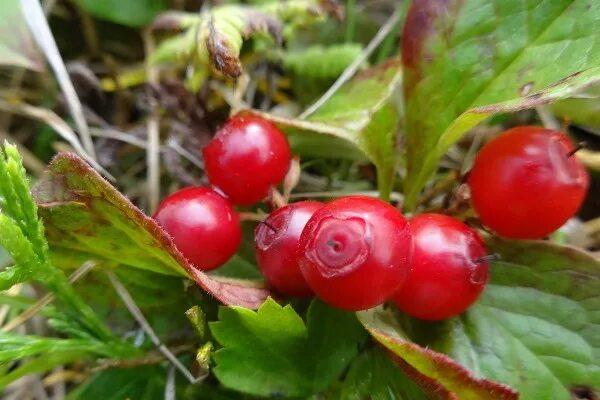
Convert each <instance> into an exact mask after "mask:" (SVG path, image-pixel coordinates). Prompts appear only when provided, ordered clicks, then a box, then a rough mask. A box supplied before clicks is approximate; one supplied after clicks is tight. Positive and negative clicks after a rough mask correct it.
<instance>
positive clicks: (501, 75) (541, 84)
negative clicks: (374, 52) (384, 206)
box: [402, 0, 600, 209]
mask: <svg viewBox="0 0 600 400" xmlns="http://www.w3.org/2000/svg"><path fill="white" fill-rule="evenodd" d="M599 22H600V9H599V8H598V7H595V2H594V0H556V1H548V0H530V1H521V0H503V1H498V0H495V1H491V2H490V1H486V0H465V1H456V2H450V1H444V2H440V1H436V0H423V1H418V2H413V3H412V6H411V9H410V11H409V14H408V16H407V20H406V25H405V29H404V35H403V44H402V58H403V65H404V71H405V75H404V76H405V78H404V94H405V99H406V133H407V151H408V153H407V155H408V176H407V180H406V183H405V195H406V206H407V208H409V209H413V208H414V206H415V204H416V200H417V196H418V194H419V192H420V190H421V189H422V188H423V186H424V185H425V183H426V182H427V180H428V179H429V178H430V177H431V175H432V174H433V173H434V172H435V170H436V167H437V163H438V161H439V159H440V158H441V157H442V155H443V154H444V153H445V152H446V151H447V150H448V148H449V147H450V146H451V145H452V144H453V143H455V142H456V141H457V140H458V139H460V137H461V136H462V135H463V134H464V133H465V132H467V131H468V130H469V129H470V128H472V127H474V126H475V125H476V124H478V123H479V122H481V121H482V120H484V119H485V118H487V117H488V116H490V115H492V114H494V113H498V112H512V111H517V110H522V109H526V108H532V107H535V106H537V105H540V104H546V103H550V102H552V101H555V100H558V99H561V98H565V97H568V96H570V95H572V94H573V93H574V92H576V91H578V90H581V89H582V88H584V87H586V86H589V85H591V84H593V83H595V82H598V81H599V80H600V68H598V67H600V31H599V30H598V29H596V26H597V25H598V23H599Z"/></svg>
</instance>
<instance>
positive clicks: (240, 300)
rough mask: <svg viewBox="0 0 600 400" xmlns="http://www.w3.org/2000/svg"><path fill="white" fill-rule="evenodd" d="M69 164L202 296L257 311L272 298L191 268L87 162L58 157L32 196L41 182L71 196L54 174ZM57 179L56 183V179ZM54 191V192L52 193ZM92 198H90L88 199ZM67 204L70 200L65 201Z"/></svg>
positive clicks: (65, 154) (64, 155)
mask: <svg viewBox="0 0 600 400" xmlns="http://www.w3.org/2000/svg"><path fill="white" fill-rule="evenodd" d="M63 162H65V163H68V164H69V166H70V167H71V168H69V169H70V170H71V171H73V173H76V174H78V175H80V176H83V177H85V178H86V179H89V180H92V181H94V182H96V183H97V185H98V188H99V190H100V191H101V193H103V194H104V196H105V197H104V200H105V201H107V202H110V203H112V204H113V205H114V206H115V207H117V208H120V207H121V206H120V205H122V204H124V205H125V206H126V207H127V208H128V209H129V211H130V212H131V215H130V218H132V219H133V220H134V221H135V222H136V223H137V224H138V225H140V226H141V227H142V228H143V229H145V230H146V231H147V232H148V233H150V234H151V235H152V236H153V237H154V238H155V239H157V241H158V242H159V243H160V244H161V247H162V248H163V249H164V250H165V251H167V252H168V253H169V254H170V255H171V256H172V257H173V258H174V259H175V260H176V261H177V263H178V264H179V265H180V266H182V267H183V271H179V272H184V273H185V275H186V276H187V277H188V278H190V279H192V280H194V281H195V282H196V283H197V284H198V285H199V286H200V287H201V288H202V289H203V290H204V291H205V292H207V293H208V294H209V295H211V296H212V297H214V298H215V299H216V300H218V301H219V302H220V303H222V304H224V305H227V306H239V307H245V308H249V309H253V310H256V309H258V308H259V307H260V306H261V304H262V303H264V301H265V300H266V299H267V298H268V297H269V296H272V294H271V292H270V291H269V290H268V289H267V288H265V287H264V286H260V285H257V283H256V281H244V280H232V279H225V278H224V279H220V278H217V277H213V276H208V275H207V274H206V273H204V272H202V271H200V270H198V269H196V268H194V266H193V265H192V264H191V263H190V262H189V261H188V260H187V259H186V258H185V257H184V256H183V254H181V252H180V251H179V250H178V249H177V247H176V246H175V244H174V243H173V240H172V239H171V238H170V236H169V235H168V234H167V233H166V232H165V231H164V230H163V229H162V228H161V227H160V226H159V225H158V223H157V222H156V221H155V220H154V219H152V218H150V217H148V216H147V215H146V214H144V213H143V212H142V211H141V210H140V209H139V208H137V207H136V206H135V205H134V204H133V203H132V202H131V201H130V200H129V199H128V198H127V197H125V196H124V195H123V194H122V193H121V192H119V191H118V190H117V189H116V188H115V187H114V186H112V185H111V184H110V183H109V182H108V181H107V180H106V179H104V178H103V177H102V176H101V175H100V174H99V173H98V172H97V171H96V170H94V169H93V168H92V167H91V166H90V165H89V164H88V163H87V162H86V161H84V160H83V159H82V158H80V157H79V156H77V155H76V154H74V153H70V152H61V153H58V154H57V155H56V156H55V157H54V158H53V159H52V161H51V162H50V164H49V165H48V167H47V169H46V171H45V173H44V177H43V178H42V180H41V181H40V182H38V184H36V185H35V186H34V188H33V189H32V191H33V193H34V197H36V196H35V193H36V191H37V190H39V189H40V187H41V186H43V185H44V181H46V182H48V181H49V182H50V183H51V184H54V185H56V184H57V183H62V184H63V185H64V190H65V191H67V192H72V191H73V189H72V188H70V187H69V185H68V180H67V179H60V178H66V177H65V176H64V174H63V173H62V172H60V171H55V169H56V166H57V164H59V163H63ZM57 178H58V179H57ZM54 190H56V189H54ZM72 194H73V195H74V197H75V198H83V197H85V195H86V194H85V193H82V192H81V191H80V190H77V191H76V193H72ZM89 196H90V197H92V195H89ZM66 201H69V200H66ZM61 203H64V201H53V202H49V203H38V207H41V208H52V207H56V206H60V205H61Z"/></svg>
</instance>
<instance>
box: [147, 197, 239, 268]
mask: <svg viewBox="0 0 600 400" xmlns="http://www.w3.org/2000/svg"><path fill="white" fill-rule="evenodd" d="M154 219H156V221H157V222H158V224H159V225H160V226H161V227H162V228H163V229H164V230H165V231H166V232H167V233H168V234H169V235H170V236H171V238H172V239H173V242H174V243H175V246H177V248H178V249H179V251H181V254H183V255H184V256H185V257H186V258H187V259H188V260H189V261H190V262H191V263H192V264H194V265H195V266H196V268H198V269H201V270H204V271H208V270H211V269H214V268H217V267H219V266H220V265H222V264H224V263H225V262H226V261H227V260H229V258H231V256H233V255H234V254H235V252H236V251H237V249H238V246H239V245H240V241H241V239H242V230H241V227H240V223H239V219H238V215H237V214H236V213H235V211H234V210H233V208H232V207H231V204H230V203H229V201H227V199H225V198H223V197H222V196H220V195H219V194H218V193H215V192H214V191H212V190H211V189H209V188H206V187H188V188H185V189H181V190H179V191H177V192H175V193H173V194H171V195H170V196H168V197H166V198H165V199H164V200H163V201H162V202H161V203H160V205H159V206H158V209H157V210H156V213H154Z"/></svg>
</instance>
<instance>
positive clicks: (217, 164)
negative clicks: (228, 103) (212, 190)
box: [202, 114, 292, 205]
mask: <svg viewBox="0 0 600 400" xmlns="http://www.w3.org/2000/svg"><path fill="white" fill-rule="evenodd" d="M202 154H203V155H204V167H205V170H206V174H207V175H208V179H209V180H210V182H211V183H212V184H213V185H215V186H217V187H218V188H219V189H221V190H222V191H223V192H224V193H225V194H226V195H227V197H228V198H229V199H230V200H231V202H233V203H234V204H240V205H250V204H253V203H256V202H258V201H260V200H262V199H264V198H265V197H266V196H267V195H268V193H269V188H270V187H271V185H277V184H278V183H280V182H281V181H282V180H283V178H285V175H286V173H287V171H288V168H289V166H290V161H291V158H292V154H291V150H290V146H289V144H288V142H287V139H286V138H285V136H284V135H283V134H282V133H281V131H280V130H279V129H277V128H276V127H275V126H274V125H273V124H271V123H270V122H269V121H267V120H265V119H264V118H261V117H258V116H255V115H251V114H238V115H236V116H234V117H232V118H230V119H229V121H227V123H226V124H225V125H224V126H223V127H222V128H221V129H220V130H219V131H218V132H217V134H216V135H215V137H214V138H213V140H211V142H210V143H209V144H208V145H207V146H206V147H204V149H203V150H202Z"/></svg>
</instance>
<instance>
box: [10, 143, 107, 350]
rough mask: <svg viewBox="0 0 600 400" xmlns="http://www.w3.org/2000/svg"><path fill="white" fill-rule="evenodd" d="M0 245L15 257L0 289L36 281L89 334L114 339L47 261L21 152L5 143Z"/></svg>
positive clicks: (45, 244) (46, 244)
mask: <svg viewBox="0 0 600 400" xmlns="http://www.w3.org/2000/svg"><path fill="white" fill-rule="evenodd" d="M0 245H1V246H2V247H4V248H5V249H6V250H7V251H8V252H9V254H10V255H11V257H12V258H13V260H14V261H15V265H12V266H11V267H9V268H7V269H5V270H3V271H1V272H0V290H3V289H7V288H9V287H11V286H12V285H14V284H16V283H20V282H25V281H30V280H32V281H37V282H40V283H42V284H43V285H44V286H45V287H46V288H47V289H49V290H50V291H52V292H53V293H54V294H55V295H56V297H57V298H58V300H59V301H62V302H63V303H64V304H65V306H66V307H67V310H66V311H68V312H69V313H70V315H71V317H72V318H73V319H74V320H76V321H77V322H79V323H80V324H81V326H82V328H83V329H86V330H87V331H88V333H89V334H90V335H91V336H95V337H97V338H102V339H104V340H106V341H111V340H113V339H114V337H113V336H112V334H111V332H110V330H109V329H108V328H107V327H106V325H104V324H103V323H102V322H101V321H100V320H99V319H98V318H97V316H96V315H95V313H94V312H93V310H92V309H91V308H90V306H89V305H87V304H85V303H84V302H83V301H82V300H81V298H80V297H79V296H77V294H76V293H75V291H74V290H73V287H72V286H71V285H70V283H69V281H68V280H67V277H66V276H65V274H64V273H63V271H61V270H60V269H58V268H56V267H55V266H54V265H53V264H52V263H51V262H50V259H49V254H48V243H47V241H46V238H45V237H44V227H43V225H42V223H41V221H40V220H39V218H38V214H37V206H36V204H35V203H34V201H33V198H32V197H31V193H30V191H29V183H28V181H27V175H26V173H25V168H24V167H23V163H22V159H21V156H20V155H19V153H18V151H17V148H16V147H15V146H12V145H10V144H8V143H5V144H4V148H3V149H2V148H0Z"/></svg>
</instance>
